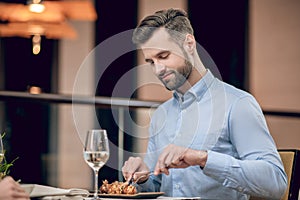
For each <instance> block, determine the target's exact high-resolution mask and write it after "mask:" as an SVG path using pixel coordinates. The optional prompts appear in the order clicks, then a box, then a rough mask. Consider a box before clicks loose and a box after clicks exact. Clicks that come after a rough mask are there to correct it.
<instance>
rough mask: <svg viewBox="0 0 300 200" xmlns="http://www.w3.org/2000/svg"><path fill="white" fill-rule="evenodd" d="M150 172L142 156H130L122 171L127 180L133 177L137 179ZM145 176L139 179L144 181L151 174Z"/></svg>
mask: <svg viewBox="0 0 300 200" xmlns="http://www.w3.org/2000/svg"><path fill="white" fill-rule="evenodd" d="M149 172H150V171H149V168H148V166H147V165H146V163H144V161H143V160H142V159H141V158H140V157H130V158H129V159H128V160H127V161H126V162H125V163H124V165H123V167H122V173H123V176H124V178H125V180H126V181H129V180H130V179H131V178H133V180H137V179H138V178H139V177H141V176H144V175H148V174H149ZM144 177H145V178H141V179H139V182H144V181H146V180H147V179H148V178H149V176H144Z"/></svg>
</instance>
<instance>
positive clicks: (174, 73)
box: [141, 28, 193, 90]
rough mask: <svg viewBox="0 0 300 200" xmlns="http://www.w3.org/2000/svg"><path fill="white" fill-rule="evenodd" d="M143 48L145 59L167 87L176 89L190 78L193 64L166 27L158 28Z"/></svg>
mask: <svg viewBox="0 0 300 200" xmlns="http://www.w3.org/2000/svg"><path fill="white" fill-rule="evenodd" d="M141 48H142V50H143V53H144V56H145V61H146V62H147V63H149V64H150V65H151V66H152V68H153V71H154V73H155V75H156V76H157V77H158V78H159V80H160V81H161V82H162V83H163V84H164V85H165V87H166V88H167V89H169V90H176V89H178V88H179V87H180V86H182V85H183V83H185V81H186V80H187V79H188V77H189V75H190V73H191V71H192V68H193V66H192V64H191V63H190V62H189V61H187V55H186V52H185V51H184V50H183V49H182V48H180V47H179V46H178V44H177V43H175V42H174V41H173V40H171V39H170V35H169V34H168V33H167V32H166V30H165V29H163V28H161V29H158V30H156V31H155V32H154V33H153V35H152V37H151V38H150V39H149V40H148V41H147V42H146V43H145V44H143V45H142V46H141Z"/></svg>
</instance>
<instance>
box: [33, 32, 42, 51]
mask: <svg viewBox="0 0 300 200" xmlns="http://www.w3.org/2000/svg"><path fill="white" fill-rule="evenodd" d="M41 40H42V38H41V36H40V35H39V34H36V35H34V36H33V37H32V53H33V54H34V55H37V54H39V53H40V51H41Z"/></svg>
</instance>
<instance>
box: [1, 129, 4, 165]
mask: <svg viewBox="0 0 300 200" xmlns="http://www.w3.org/2000/svg"><path fill="white" fill-rule="evenodd" d="M3 158H4V148H3V143H2V135H1V134H0V163H1V162H2V160H3Z"/></svg>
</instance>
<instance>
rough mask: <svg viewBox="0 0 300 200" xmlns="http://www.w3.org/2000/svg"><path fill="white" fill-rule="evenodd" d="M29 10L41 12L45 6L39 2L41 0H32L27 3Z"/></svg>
mask: <svg viewBox="0 0 300 200" xmlns="http://www.w3.org/2000/svg"><path fill="white" fill-rule="evenodd" d="M29 10H30V12H34V13H42V12H44V10H45V6H44V5H43V4H42V3H41V0H33V1H32V2H30V3H29Z"/></svg>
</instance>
